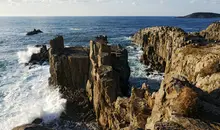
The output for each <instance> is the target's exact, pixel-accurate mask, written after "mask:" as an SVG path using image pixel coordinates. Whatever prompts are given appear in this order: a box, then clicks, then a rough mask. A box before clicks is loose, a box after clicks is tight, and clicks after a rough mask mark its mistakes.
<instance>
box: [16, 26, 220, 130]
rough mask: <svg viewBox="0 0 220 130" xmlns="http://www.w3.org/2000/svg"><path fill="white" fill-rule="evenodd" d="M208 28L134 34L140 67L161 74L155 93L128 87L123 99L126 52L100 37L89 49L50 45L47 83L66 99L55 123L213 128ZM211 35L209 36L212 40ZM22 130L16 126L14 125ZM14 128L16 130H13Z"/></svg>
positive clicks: (216, 122)
mask: <svg viewBox="0 0 220 130" xmlns="http://www.w3.org/2000/svg"><path fill="white" fill-rule="evenodd" d="M215 24H216V23H214V25H211V26H210V27H209V28H208V29H206V33H208V34H209V35H208V34H206V35H205V36H204V35H202V32H200V33H190V34H187V33H186V32H184V31H183V30H182V29H179V28H175V27H153V28H147V29H143V30H140V31H139V32H138V33H137V34H135V36H134V37H133V38H134V41H135V42H136V43H137V44H139V45H141V46H142V47H143V50H144V54H143V59H142V60H143V61H144V62H145V63H146V64H149V65H151V66H152V67H153V68H154V69H157V70H160V71H163V72H165V78H164V80H163V81H162V83H161V86H160V89H159V90H158V91H157V92H154V93H150V92H149V86H148V85H147V84H143V85H142V88H131V93H130V96H128V95H129V94H128V91H129V87H128V79H129V75H130V69H129V66H128V55H127V50H126V49H124V48H123V47H121V46H120V45H117V46H110V45H108V44H107V43H108V41H107V37H103V36H102V37H97V38H96V41H90V47H89V48H84V47H69V48H65V47H64V42H63V37H61V36H58V37H57V38H55V39H53V40H51V41H50V45H51V48H50V49H49V63H50V73H51V77H50V79H49V82H50V85H52V86H58V87H60V92H61V93H62V94H63V97H64V98H66V99H67V105H66V110H65V112H64V114H63V118H69V119H70V120H71V121H75V122H82V121H83V122H94V121H95V119H96V121H97V122H98V124H99V125H100V127H101V128H102V129H104V130H121V129H122V130H142V129H145V130H149V129H150V130H220V118H219V117H220V98H219V95H220V91H219V89H220V78H219V77H220V44H219V43H218V42H217V43H213V38H216V39H215V40H216V41H218V34H219V33H218V31H217V30H216V32H212V31H211V30H215V29H212V27H216V26H218V24H217V25H215ZM212 36H213V37H212ZM21 128H24V127H21ZM15 130H17V129H15Z"/></svg>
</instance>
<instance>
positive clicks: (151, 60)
mask: <svg viewBox="0 0 220 130" xmlns="http://www.w3.org/2000/svg"><path fill="white" fill-rule="evenodd" d="M186 36H187V34H186V33H185V32H184V31H183V30H182V29H180V28H176V27H151V28H145V29H142V30H140V31H139V32H137V33H136V34H135V35H134V36H133V41H134V42H135V43H136V44H138V45H140V46H142V47H143V50H144V54H143V57H142V61H143V62H144V63H145V64H147V65H150V66H151V67H152V69H155V70H158V71H161V72H164V71H165V67H166V64H169V62H170V60H171V55H172V53H173V52H174V51H175V50H176V49H177V48H179V47H182V46H185V45H186V44H187V43H186V42H185V40H186Z"/></svg>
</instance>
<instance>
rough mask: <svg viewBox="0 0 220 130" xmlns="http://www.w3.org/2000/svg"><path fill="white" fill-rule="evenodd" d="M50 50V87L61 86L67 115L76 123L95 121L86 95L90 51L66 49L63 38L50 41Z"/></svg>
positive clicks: (59, 37)
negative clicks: (65, 100)
mask: <svg viewBox="0 0 220 130" xmlns="http://www.w3.org/2000/svg"><path fill="white" fill-rule="evenodd" d="M50 45H51V48H50V49H49V63H50V74H51V77H50V78H49V83H50V85H53V86H59V87H60V92H61V94H62V95H63V97H64V98H65V99H67V104H66V111H65V112H66V114H67V116H70V117H71V118H72V119H73V120H75V121H90V120H92V119H94V117H95V116H94V114H93V110H92V106H91V104H90V102H89V100H88V98H87V95H86V91H85V88H86V82H87V80H88V76H89V65H90V62H89V54H88V49H87V48H83V47H70V48H64V41H63V37H62V36H58V37H56V38H55V39H53V40H51V41H50Z"/></svg>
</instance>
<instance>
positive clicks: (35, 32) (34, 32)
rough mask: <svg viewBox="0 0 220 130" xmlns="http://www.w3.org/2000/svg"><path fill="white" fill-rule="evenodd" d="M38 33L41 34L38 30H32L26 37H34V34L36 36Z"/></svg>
mask: <svg viewBox="0 0 220 130" xmlns="http://www.w3.org/2000/svg"><path fill="white" fill-rule="evenodd" d="M38 33H43V32H42V31H41V30H40V29H37V30H36V29H34V30H33V31H30V32H28V33H27V34H26V35H27V36H31V35H35V34H38Z"/></svg>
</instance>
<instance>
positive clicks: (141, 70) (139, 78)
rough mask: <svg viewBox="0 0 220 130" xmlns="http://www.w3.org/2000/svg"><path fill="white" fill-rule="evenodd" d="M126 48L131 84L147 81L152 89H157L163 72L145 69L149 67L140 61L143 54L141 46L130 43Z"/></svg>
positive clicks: (138, 85) (136, 84)
mask: <svg viewBox="0 0 220 130" xmlns="http://www.w3.org/2000/svg"><path fill="white" fill-rule="evenodd" d="M126 48H127V50H128V62H129V65H130V69H131V76H130V82H131V84H132V85H135V86H136V87H140V86H141V85H142V84H143V83H147V84H149V85H150V87H151V88H152V89H158V88H159V86H160V83H161V81H162V79H163V73H158V72H157V71H154V72H147V71H146V70H147V69H149V66H146V65H144V64H143V63H141V62H140V58H141V55H142V54H143V51H142V50H141V47H139V46H136V45H131V46H127V47H126Z"/></svg>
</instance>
